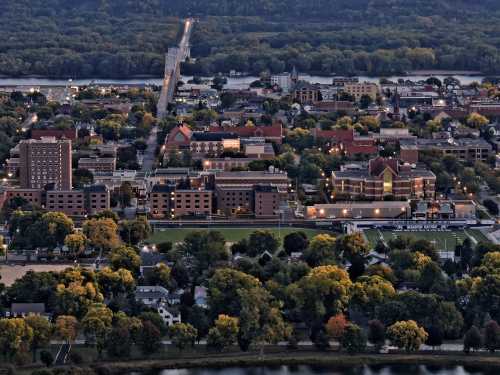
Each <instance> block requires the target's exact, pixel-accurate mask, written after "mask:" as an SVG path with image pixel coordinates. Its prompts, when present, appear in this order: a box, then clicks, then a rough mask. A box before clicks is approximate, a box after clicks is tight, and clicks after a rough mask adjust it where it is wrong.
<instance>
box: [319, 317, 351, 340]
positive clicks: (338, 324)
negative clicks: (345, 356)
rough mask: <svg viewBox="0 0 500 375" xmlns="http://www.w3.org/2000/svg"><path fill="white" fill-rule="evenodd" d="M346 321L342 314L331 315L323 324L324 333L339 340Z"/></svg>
mask: <svg viewBox="0 0 500 375" xmlns="http://www.w3.org/2000/svg"><path fill="white" fill-rule="evenodd" d="M348 323H349V322H348V321H347V319H346V318H345V315H344V314H337V315H335V316H332V317H331V318H330V319H328V322H327V323H326V325H325V330H326V333H328V336H330V337H331V338H332V339H335V340H339V339H340V338H341V337H342V336H343V334H344V331H345V329H346V327H347V325H348Z"/></svg>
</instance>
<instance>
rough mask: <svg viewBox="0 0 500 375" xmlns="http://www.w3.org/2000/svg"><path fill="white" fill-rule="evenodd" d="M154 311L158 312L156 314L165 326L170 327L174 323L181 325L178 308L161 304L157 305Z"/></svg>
mask: <svg viewBox="0 0 500 375" xmlns="http://www.w3.org/2000/svg"><path fill="white" fill-rule="evenodd" d="M156 311H158V314H159V315H160V316H161V318H162V319H163V322H164V323H165V324H166V325H167V326H171V325H173V324H176V323H181V322H182V319H181V313H180V311H179V309H178V308H175V307H171V306H168V305H167V304H164V303H161V304H160V305H158V307H157V308H156Z"/></svg>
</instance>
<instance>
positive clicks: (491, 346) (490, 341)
mask: <svg viewBox="0 0 500 375" xmlns="http://www.w3.org/2000/svg"><path fill="white" fill-rule="evenodd" d="M484 347H485V348H486V350H488V351H489V352H491V353H494V352H495V350H496V349H498V348H499V347H500V327H499V326H498V323H497V322H495V321H494V320H490V321H489V322H488V323H486V325H485V326H484Z"/></svg>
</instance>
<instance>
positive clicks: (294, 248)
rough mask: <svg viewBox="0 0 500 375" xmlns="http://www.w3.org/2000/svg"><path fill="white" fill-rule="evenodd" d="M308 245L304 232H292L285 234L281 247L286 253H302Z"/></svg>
mask: <svg viewBox="0 0 500 375" xmlns="http://www.w3.org/2000/svg"><path fill="white" fill-rule="evenodd" d="M308 245H309V241H308V239H307V235H306V234H305V233H304V232H292V233H289V234H287V235H286V236H285V238H284V239H283V248H284V249H285V251H286V253H287V254H288V255H290V254H292V253H302V252H303V251H304V250H305V249H307V246H308Z"/></svg>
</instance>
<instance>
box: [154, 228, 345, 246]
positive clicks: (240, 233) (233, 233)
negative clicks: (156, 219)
mask: <svg viewBox="0 0 500 375" xmlns="http://www.w3.org/2000/svg"><path fill="white" fill-rule="evenodd" d="M206 230H208V229H207V228H167V229H164V230H157V231H156V232H154V233H153V235H152V236H151V237H150V238H149V239H148V242H149V243H155V244H157V243H160V242H165V241H170V242H174V243H175V242H181V241H183V240H184V237H186V235H187V234H188V233H191V232H196V231H206ZM210 230H217V231H219V232H221V233H222V234H223V235H224V237H225V238H226V240H227V241H228V242H237V241H239V240H241V239H243V238H246V237H248V236H249V235H250V234H251V233H252V232H254V231H256V230H268V231H270V232H272V233H273V234H274V235H275V236H276V237H277V238H279V237H280V234H281V238H283V237H285V236H286V235H287V234H289V233H292V232H298V231H301V232H304V233H305V234H306V235H307V237H309V238H312V237H314V236H315V235H317V234H320V233H329V234H331V235H335V234H334V233H332V232H328V231H325V230H316V229H303V228H291V227H284V228H281V230H280V229H279V228H277V227H272V228H210Z"/></svg>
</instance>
